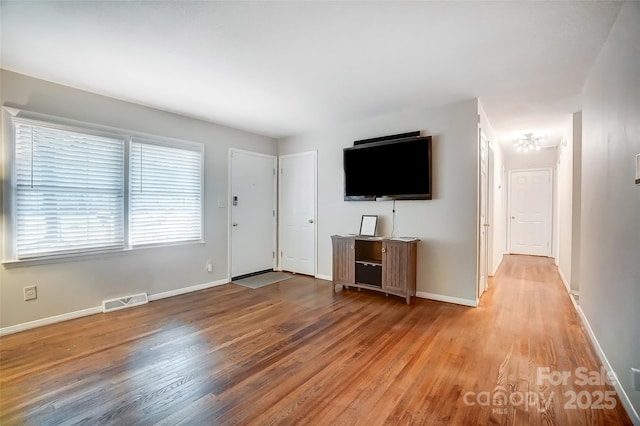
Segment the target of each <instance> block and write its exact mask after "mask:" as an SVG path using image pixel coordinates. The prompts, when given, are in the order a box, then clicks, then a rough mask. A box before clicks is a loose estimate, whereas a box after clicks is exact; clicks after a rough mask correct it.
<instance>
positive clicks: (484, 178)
mask: <svg viewBox="0 0 640 426" xmlns="http://www.w3.org/2000/svg"><path fill="white" fill-rule="evenodd" d="M479 193H480V195H479V198H480V218H479V230H480V238H479V268H478V269H479V271H478V288H477V294H478V296H477V297H480V296H481V295H482V293H484V291H485V290H486V289H487V286H488V282H487V275H488V272H489V257H488V256H489V214H488V200H489V141H488V140H487V138H486V137H485V136H484V134H483V133H482V132H480V191H479Z"/></svg>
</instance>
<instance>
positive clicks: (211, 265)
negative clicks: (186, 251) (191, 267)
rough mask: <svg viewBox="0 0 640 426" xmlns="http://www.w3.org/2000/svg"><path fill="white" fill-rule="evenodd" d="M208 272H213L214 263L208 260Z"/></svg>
mask: <svg viewBox="0 0 640 426" xmlns="http://www.w3.org/2000/svg"><path fill="white" fill-rule="evenodd" d="M207 272H213V263H212V262H211V261H210V260H207Z"/></svg>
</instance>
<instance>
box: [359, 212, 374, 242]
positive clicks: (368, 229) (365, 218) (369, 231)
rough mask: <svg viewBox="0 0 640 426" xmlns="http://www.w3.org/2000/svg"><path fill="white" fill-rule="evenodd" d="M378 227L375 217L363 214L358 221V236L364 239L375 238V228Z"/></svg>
mask: <svg viewBox="0 0 640 426" xmlns="http://www.w3.org/2000/svg"><path fill="white" fill-rule="evenodd" d="M377 225H378V216H377V215H368V214H363V215H362V219H361V220H360V234H359V235H362V236H364V237H375V236H376V227H377Z"/></svg>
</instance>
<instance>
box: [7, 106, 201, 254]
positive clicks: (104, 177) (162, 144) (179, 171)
mask: <svg viewBox="0 0 640 426" xmlns="http://www.w3.org/2000/svg"><path fill="white" fill-rule="evenodd" d="M13 125H14V132H15V133H14V135H15V145H14V162H13V169H14V188H15V191H14V193H13V199H14V206H15V209H14V215H13V220H12V222H13V229H14V232H13V235H14V236H15V239H14V253H15V256H14V257H15V258H16V259H19V260H23V259H31V258H38V257H46V256H52V255H61V254H68V253H85V252H91V251H99V250H113V249H116V250H117V249H120V250H122V249H127V248H131V247H136V246H143V245H152V244H169V243H177V242H187V241H200V240H201V239H202V160H203V155H204V154H203V147H202V145H200V144H192V143H186V142H185V143H180V142H173V141H171V142H167V141H165V140H161V139H160V138H158V139H157V140H156V139H155V138H150V139H141V138H137V137H133V136H130V135H126V134H119V133H118V132H114V133H111V132H108V133H107V132H102V131H94V130H87V129H77V128H67V127H63V126H57V125H53V124H49V123H43V122H40V121H33V120H27V119H23V118H19V117H14V118H13ZM127 166H128V169H127Z"/></svg>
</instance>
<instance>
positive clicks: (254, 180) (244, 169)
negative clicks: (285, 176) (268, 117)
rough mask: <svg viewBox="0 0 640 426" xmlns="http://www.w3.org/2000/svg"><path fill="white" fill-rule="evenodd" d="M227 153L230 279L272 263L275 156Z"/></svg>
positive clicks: (264, 268) (237, 152)
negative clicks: (228, 170)
mask: <svg viewBox="0 0 640 426" xmlns="http://www.w3.org/2000/svg"><path fill="white" fill-rule="evenodd" d="M229 156H230V158H229V169H230V191H229V195H230V197H229V198H230V199H229V211H230V214H229V219H230V231H229V232H230V235H231V238H230V244H231V250H230V251H229V253H231V259H230V262H231V266H230V274H231V277H232V278H233V277H238V276H241V275H247V274H251V273H254V272H260V271H264V270H267V269H273V268H274V266H275V265H274V263H275V229H276V228H275V226H276V217H275V216H276V215H275V208H276V207H275V206H276V202H275V189H276V186H275V185H276V183H275V182H276V177H275V167H276V157H275V156H272V155H265V154H259V153H255V152H248V151H240V150H235V149H232V150H230V151H229Z"/></svg>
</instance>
